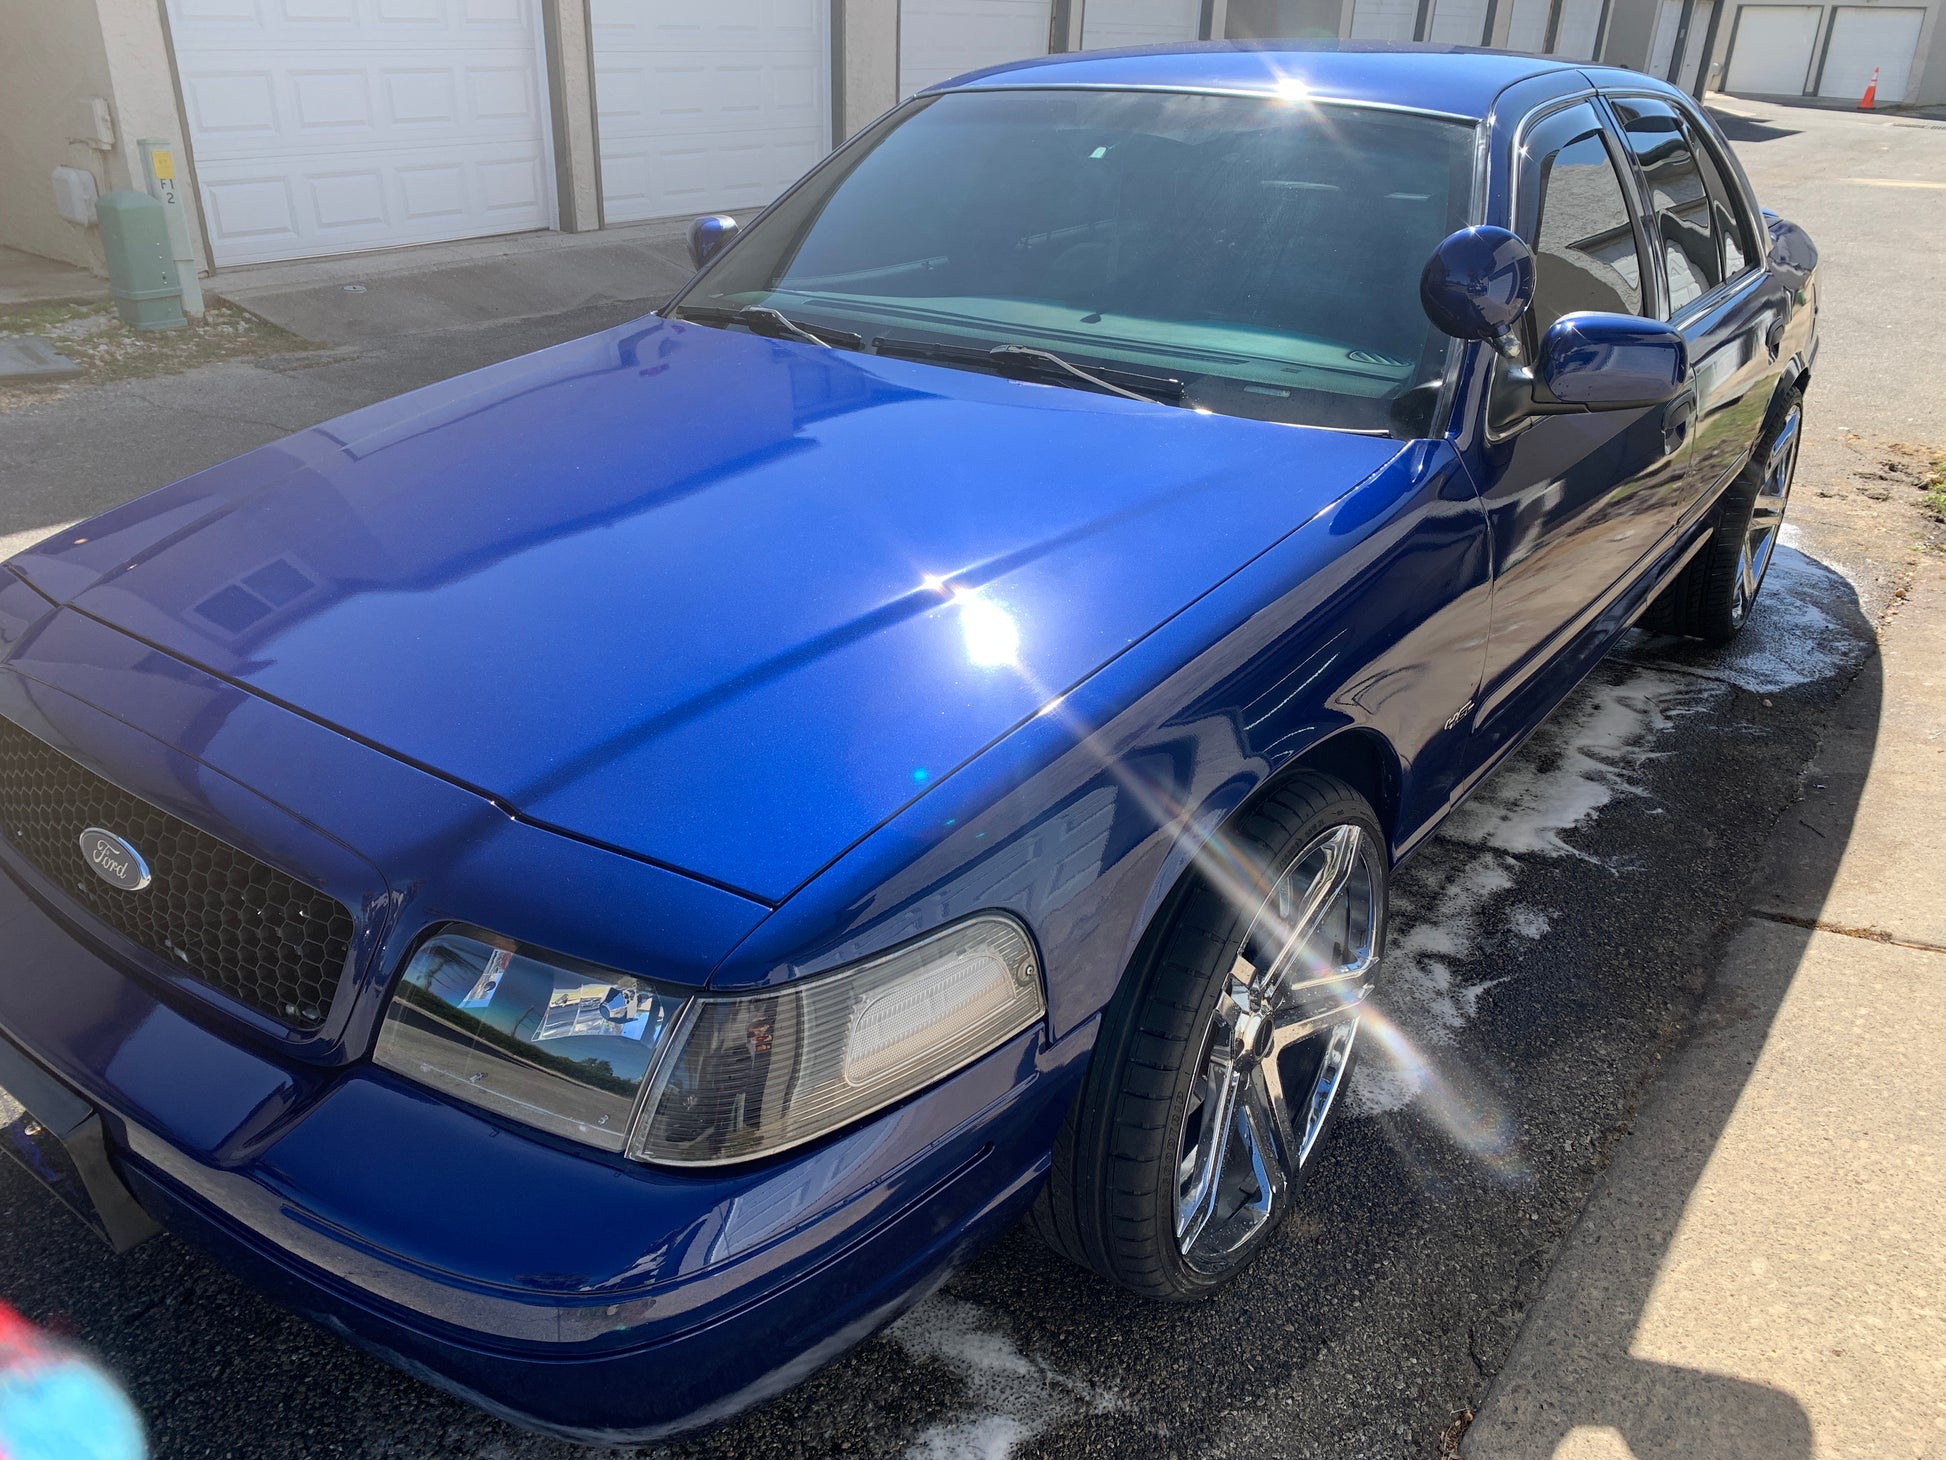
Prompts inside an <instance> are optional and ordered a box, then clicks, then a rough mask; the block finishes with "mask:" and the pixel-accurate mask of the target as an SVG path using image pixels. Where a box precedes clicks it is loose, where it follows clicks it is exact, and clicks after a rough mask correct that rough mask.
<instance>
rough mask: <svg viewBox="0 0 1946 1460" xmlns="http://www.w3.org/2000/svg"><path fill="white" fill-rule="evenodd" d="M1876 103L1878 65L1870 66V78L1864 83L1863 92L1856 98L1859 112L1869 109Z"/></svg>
mask: <svg viewBox="0 0 1946 1460" xmlns="http://www.w3.org/2000/svg"><path fill="white" fill-rule="evenodd" d="M1877 105H1878V67H1876V66H1874V67H1872V79H1871V80H1870V81H1867V82H1866V83H1865V94H1864V95H1863V96H1861V97H1859V98H1858V109H1859V110H1860V111H1861V112H1868V111H1871V110H1872V109H1873V108H1874V107H1876V106H1877Z"/></svg>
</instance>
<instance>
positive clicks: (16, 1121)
mask: <svg viewBox="0 0 1946 1460" xmlns="http://www.w3.org/2000/svg"><path fill="white" fill-rule="evenodd" d="M0 1152H4V1153H5V1154H6V1155H8V1156H10V1157H12V1158H13V1159H14V1161H16V1162H17V1163H18V1164H19V1165H21V1166H23V1167H25V1168H26V1170H27V1171H28V1173H29V1174H30V1175H32V1176H33V1177H35V1178H36V1179H37V1180H38V1181H40V1183H41V1184H42V1185H43V1186H45V1187H46V1188H47V1189H48V1190H49V1191H50V1192H51V1193H53V1195H54V1197H55V1198H56V1199H57V1200H58V1201H59V1202H60V1203H61V1205H63V1206H65V1207H66V1208H67V1209H68V1210H69V1211H71V1212H73V1213H74V1215H75V1216H77V1217H79V1218H80V1219H81V1220H82V1221H83V1222H84V1223H86V1224H87V1226H88V1228H89V1229H90V1230H91V1231H93V1232H94V1233H95V1234H96V1235H97V1236H99V1237H100V1238H101V1239H102V1240H103V1241H105V1242H107V1243H108V1245H109V1246H110V1247H112V1248H114V1249H115V1250H116V1251H117V1252H126V1251H128V1249H129V1248H131V1247H134V1246H136V1245H137V1244H138V1243H141V1242H145V1241H147V1240H148V1239H149V1238H150V1237H153V1236H154V1235H155V1234H156V1233H157V1232H159V1231H161V1230H162V1229H161V1228H160V1227H158V1226H157V1225H156V1222H155V1219H154V1218H153V1217H151V1216H150V1215H149V1214H148V1213H147V1212H145V1211H144V1210H142V1207H141V1204H140V1203H139V1202H137V1201H136V1200H135V1196H134V1193H132V1192H131V1191H130V1190H129V1189H128V1187H127V1185H126V1184H125V1183H124V1182H123V1181H122V1178H121V1177H120V1176H119V1175H117V1174H116V1172H115V1168H114V1166H113V1165H112V1164H110V1162H109V1159H108V1138H107V1136H106V1134H104V1132H103V1131H102V1126H101V1115H100V1113H99V1112H98V1111H96V1109H95V1108H94V1106H92V1105H90V1104H89V1103H88V1102H87V1100H85V1099H84V1098H83V1097H82V1096H81V1095H79V1094H77V1093H76V1092H75V1091H74V1090H72V1089H70V1088H69V1087H68V1086H67V1085H65V1084H63V1083H62V1082H61V1081H60V1080H59V1079H57V1078H56V1077H55V1076H53V1075H50V1074H49V1073H48V1072H47V1071H46V1070H44V1069H42V1068H41V1067H40V1065H39V1064H37V1063H35V1061H34V1060H33V1059H32V1058H30V1057H29V1056H28V1055H27V1054H26V1052H25V1051H23V1050H21V1049H20V1048H19V1047H18V1046H16V1045H15V1044H14V1043H13V1042H12V1041H11V1040H8V1039H6V1038H5V1037H0Z"/></svg>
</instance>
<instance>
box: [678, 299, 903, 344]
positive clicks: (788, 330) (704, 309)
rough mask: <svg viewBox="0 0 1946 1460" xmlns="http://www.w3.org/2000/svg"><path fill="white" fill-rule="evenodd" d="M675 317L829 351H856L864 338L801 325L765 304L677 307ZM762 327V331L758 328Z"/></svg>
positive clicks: (818, 326) (686, 305) (817, 326)
mask: <svg viewBox="0 0 1946 1460" xmlns="http://www.w3.org/2000/svg"><path fill="white" fill-rule="evenodd" d="M675 313H676V315H677V317H678V318H683V319H693V320H696V321H697V322H698V323H701V324H740V325H742V326H743V327H744V328H745V329H747V330H749V331H750V332H751V333H752V334H759V335H771V336H773V337H776V336H780V335H781V336H785V337H787V338H790V339H794V340H803V341H804V342H805V343H806V344H811V345H822V346H823V347H824V348H825V349H827V350H828V349H830V348H831V347H832V346H833V345H842V346H844V347H845V348H846V349H849V350H856V349H858V348H860V347H861V346H863V345H864V343H865V337H864V336H863V335H860V334H854V333H852V332H851V331H850V330H834V329H826V328H825V327H824V326H823V325H817V324H800V323H799V322H798V321H797V320H794V319H792V318H791V317H790V316H789V315H788V314H786V313H784V311H783V310H781V309H772V308H771V307H770V306H769V305H767V304H746V305H744V306H743V307H742V308H741V309H718V308H716V307H715V306H714V305H703V304H698V305H690V304H681V305H678V306H676V310H675ZM760 326H762V328H760Z"/></svg>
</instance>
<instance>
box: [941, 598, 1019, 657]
mask: <svg viewBox="0 0 1946 1460" xmlns="http://www.w3.org/2000/svg"><path fill="white" fill-rule="evenodd" d="M953 602H955V603H957V604H958V605H959V621H960V631H961V632H962V633H964V634H965V635H966V657H967V658H968V659H970V660H971V661H972V662H973V663H975V664H978V665H980V666H981V667H982V668H988V669H991V668H995V667H997V666H999V665H1002V664H1012V663H1014V662H1015V661H1016V660H1017V659H1018V658H1019V656H1020V630H1019V629H1018V628H1016V627H1015V626H1014V620H1013V615H1012V614H1010V613H1008V612H1007V610H1006V609H1004V608H1002V607H1001V606H1000V605H999V604H997V603H994V602H992V601H991V600H989V599H985V598H982V597H980V595H979V594H977V593H972V592H969V591H967V590H966V589H963V588H956V589H954V590H953Z"/></svg>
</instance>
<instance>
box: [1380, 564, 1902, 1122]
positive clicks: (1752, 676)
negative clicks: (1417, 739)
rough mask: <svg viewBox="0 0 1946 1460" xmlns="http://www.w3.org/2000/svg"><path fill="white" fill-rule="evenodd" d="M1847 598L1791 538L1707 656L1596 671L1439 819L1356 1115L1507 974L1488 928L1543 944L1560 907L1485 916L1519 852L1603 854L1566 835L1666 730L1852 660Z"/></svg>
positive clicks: (1660, 748)
mask: <svg viewBox="0 0 1946 1460" xmlns="http://www.w3.org/2000/svg"><path fill="white" fill-rule="evenodd" d="M1852 596H1853V595H1852V590H1851V588H1850V587H1849V586H1848V585H1847V583H1846V581H1845V579H1844V578H1843V576H1842V575H1841V574H1840V573H1838V572H1837V571H1835V570H1833V569H1832V568H1830V567H1827V566H1825V565H1824V564H1822V563H1820V562H1818V561H1816V560H1815V559H1812V558H1809V557H1806V556H1805V555H1804V553H1803V552H1801V551H1800V550H1799V549H1798V548H1797V547H1795V546H1793V545H1790V543H1789V542H1788V541H1787V542H1786V543H1784V544H1782V545H1780V546H1779V547H1778V549H1777V554H1776V557H1775V558H1774V559H1773V560H1772V563H1771V566H1770V572H1769V575H1768V577H1767V578H1766V580H1765V583H1764V588H1763V595H1762V597H1761V598H1760V599H1759V600H1758V603H1757V609H1756V612H1755V614H1754V615H1753V616H1752V618H1751V621H1750V624H1749V626H1748V627H1747V628H1746V629H1745V630H1744V631H1743V633H1742V635H1741V636H1739V638H1738V639H1737V641H1736V643H1735V644H1734V645H1733V646H1732V647H1731V648H1730V649H1728V650H1726V651H1724V652H1723V653H1721V654H1718V655H1714V656H1710V657H1708V658H1707V659H1705V660H1703V661H1702V662H1701V663H1696V662H1689V663H1684V664H1681V665H1677V664H1675V663H1673V662H1671V663H1663V664H1651V665H1643V666H1641V667H1639V668H1637V669H1635V670H1634V672H1633V673H1630V674H1628V675H1627V677H1626V678H1624V679H1621V680H1620V682H1619V683H1616V682H1612V681H1613V680H1614V678H1615V676H1614V675H1613V674H1612V672H1611V671H1610V670H1601V671H1597V673H1596V675H1595V677H1594V678H1592V679H1590V680H1589V681H1588V682H1586V683H1584V684H1583V685H1582V686H1581V687H1580V688H1579V689H1577V690H1576V691H1575V692H1574V693H1573V694H1572V695H1570V696H1569V697H1568V699H1567V701H1566V702H1565V703H1564V704H1563V705H1562V706H1561V707H1560V708H1559V709H1558V710H1556V711H1555V713H1554V714H1553V716H1552V717H1550V718H1549V719H1548V721H1547V722H1546V723H1545V724H1543V725H1542V726H1541V727H1540V729H1538V730H1536V731H1535V732H1534V734H1533V736H1532V737H1531V738H1530V739H1529V740H1528V742H1527V744H1526V745H1524V746H1523V747H1522V748H1521V749H1520V751H1519V752H1517V753H1516V754H1515V756H1514V757H1513V759H1512V760H1511V761H1509V763H1508V764H1506V765H1505V766H1503V767H1502V768H1501V769H1500V770H1499V771H1498V772H1497V773H1496V774H1495V775H1494V776H1493V778H1492V779H1491V780H1489V781H1488V782H1487V784H1486V785H1484V786H1482V787H1481V788H1480V789H1479V791H1477V792H1476V793H1475V794H1474V796H1473V797H1472V798H1471V799H1470V800H1469V801H1468V802H1467V803H1466V804H1465V805H1464V806H1462V807H1461V808H1460V809H1459V810H1458V811H1456V812H1454V813H1453V815H1452V816H1451V817H1450V818H1448V820H1447V822H1446V824H1445V825H1444V826H1443V827H1442V828H1441V831H1440V839H1441V841H1442V842H1443V843H1444V844H1445V845H1443V846H1434V847H1429V848H1428V849H1427V852H1426V855H1425V858H1424V859H1423V860H1422V861H1421V863H1419V864H1418V865H1416V866H1415V867H1413V868H1411V869H1409V870H1408V872H1406V873H1404V874H1402V875H1401V877H1400V879H1399V882H1398V883H1397V884H1396V885H1395V887H1394V889H1393V914H1394V916H1393V927H1394V929H1395V930H1396V931H1395V933H1394V935H1393V938H1392V942H1391V945H1390V947H1389V948H1388V949H1387V951H1386V956H1385V965H1384V968H1383V970H1382V972H1381V974H1380V978H1379V985H1378V989H1377V992H1376V993H1375V995H1374V998H1375V1000H1376V1002H1377V1005H1378V1009H1379V1011H1380V1014H1381V1015H1382V1016H1383V1018H1384V1019H1386V1020H1388V1021H1389V1022H1390V1024H1391V1025H1392V1026H1394V1027H1395V1030H1396V1036H1397V1037H1395V1038H1393V1039H1391V1040H1390V1041H1389V1042H1388V1041H1386V1040H1380V1039H1376V1038H1375V1039H1373V1040H1372V1041H1370V1043H1369V1045H1368V1047H1367V1050H1366V1058H1365V1059H1364V1062H1363V1063H1362V1064H1361V1065H1360V1066H1359V1070H1358V1075H1357V1078H1356V1079H1355V1080H1354V1082H1353V1085H1352V1089H1351V1091H1350V1096H1351V1104H1350V1107H1349V1108H1350V1111H1351V1113H1354V1114H1356V1113H1365V1114H1377V1113H1382V1112H1384V1111H1388V1110H1396V1109H1398V1108H1400V1107H1401V1106H1403V1105H1406V1104H1408V1103H1409V1102H1410V1101H1411V1100H1413V1099H1414V1098H1415V1096H1417V1095H1418V1094H1419V1093H1420V1092H1421V1091H1422V1090H1423V1089H1424V1088H1426V1083H1427V1070H1428V1066H1427V1065H1426V1063H1425V1061H1424V1059H1423V1055H1424V1053H1425V1052H1426V1051H1427V1050H1430V1049H1433V1048H1436V1047H1438V1046H1442V1045H1451V1044H1452V1043H1453V1042H1454V1040H1455V1038H1456V1036H1457V1035H1458V1034H1459V1032H1460V1031H1461V1030H1462V1029H1464V1028H1465V1027H1466V1026H1467V1025H1468V1024H1469V1023H1471V1022H1472V1020H1473V1018H1474V1017H1475V1014H1476V1012H1477V1010H1478V1008H1479V1006H1480V1002H1481V1000H1482V999H1483V998H1484V997H1485V996H1486V995H1487V994H1488V993H1489V992H1490V991H1491V990H1493V989H1494V988H1496V987H1498V986H1499V985H1500V984H1502V983H1504V982H1505V981H1506V977H1507V976H1506V975H1505V974H1503V973H1501V972H1499V971H1498V970H1497V969H1496V968H1495V967H1494V966H1493V965H1492V964H1491V962H1490V961H1485V960H1482V959H1480V958H1479V957H1477V956H1476V955H1477V952H1478V948H1479V945H1480V943H1481V941H1482V940H1483V939H1484V938H1486V937H1487V936H1489V935H1490V934H1494V933H1498V932H1500V931H1501V930H1502V929H1504V930H1506V931H1508V932H1511V933H1513V934H1514V935H1516V936H1518V937H1521V938H1526V939H1539V938H1541V937H1543V936H1545V935H1546V933H1547V931H1548V929H1549V928H1550V927H1551V926H1552V925H1553V921H1554V914H1552V913H1551V912H1549V911H1548V910H1547V909H1545V908H1541V907H1536V906H1533V905H1532V904H1531V903H1524V902H1514V903H1511V904H1510V905H1509V906H1507V907H1506V909H1505V911H1504V912H1501V913H1498V914H1494V915H1490V913H1491V910H1492V908H1493V906H1494V904H1495V900H1496V899H1499V898H1501V896H1502V894H1504V893H1507V892H1509V891H1511V890H1513V889H1515V888H1516V887H1518V885H1519V879H1520V870H1521V859H1522V858H1526V857H1560V856H1575V857H1583V858H1588V859H1589V860H1593V861H1599V860H1600V859H1598V858H1595V857H1594V856H1593V855H1592V854H1591V853H1590V852H1588V851H1587V850H1585V849H1584V848H1583V847H1581V846H1578V845H1576V844H1575V843H1576V842H1577V841H1579V840H1581V839H1580V838H1579V837H1571V835H1570V834H1571V833H1574V832H1577V831H1578V830H1581V829H1583V828H1585V827H1587V826H1588V824H1589V823H1591V822H1592V821H1593V820H1594V819H1595V818H1596V817H1597V816H1599V815H1600V813H1601V811H1602V810H1603V808H1605V807H1607V806H1608V805H1609V804H1610V803H1612V802H1614V801H1615V800H1617V799H1618V798H1623V797H1637V796H1641V795H1644V794H1646V793H1645V790H1644V787H1643V779H1642V772H1643V769H1644V767H1645V766H1646V765H1647V764H1648V763H1649V761H1650V760H1651V759H1652V758H1654V757H1655V756H1658V755H1661V754H1664V753H1665V751H1666V748H1667V744H1666V742H1667V739H1668V736H1669V732H1670V731H1671V730H1673V729H1674V728H1675V727H1676V726H1677V724H1678V723H1679V722H1680V721H1681V720H1682V719H1683V718H1684V717H1686V716H1689V715H1693V714H1696V713H1698V712H1701V711H1705V710H1708V709H1710V708H1711V707H1713V706H1715V705H1718V704H1720V703H1722V702H1723V701H1724V700H1725V699H1726V698H1727V697H1728V694H1729V688H1728V687H1729V686H1731V685H1735V686H1738V687H1740V688H1742V689H1745V690H1749V691H1752V692H1754V693H1758V694H1772V693H1776V692H1779V691H1781V690H1785V689H1789V688H1791V687H1793V686H1796V685H1803V684H1812V683H1817V682H1819V681H1821V680H1824V679H1828V678H1830V677H1831V676H1833V675H1835V674H1838V673H1840V672H1842V671H1843V670H1845V669H1847V668H1848V667H1850V666H1851V665H1852V664H1854V663H1855V662H1856V661H1857V660H1858V658H1859V657H1860V656H1862V655H1863V654H1864V653H1865V652H1867V649H1868V645H1867V644H1866V643H1865V641H1864V640H1863V639H1862V638H1861V636H1860V634H1859V633H1858V631H1857V629H1856V627H1855V626H1847V624H1846V623H1845V621H1844V619H1843V618H1842V617H1841V614H1842V613H1843V612H1844V609H1845V605H1846V603H1847V600H1850V599H1851V598H1852ZM1648 809H1650V810H1651V811H1655V810H1660V808H1656V807H1651V808H1648ZM1603 865H1607V864H1606V863H1603ZM1610 870H1613V871H1618V872H1619V871H1623V870H1625V869H1624V868H1622V867H1619V866H1617V867H1611V868H1610ZM1401 1052H1403V1054H1404V1057H1403V1058H1401Z"/></svg>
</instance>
